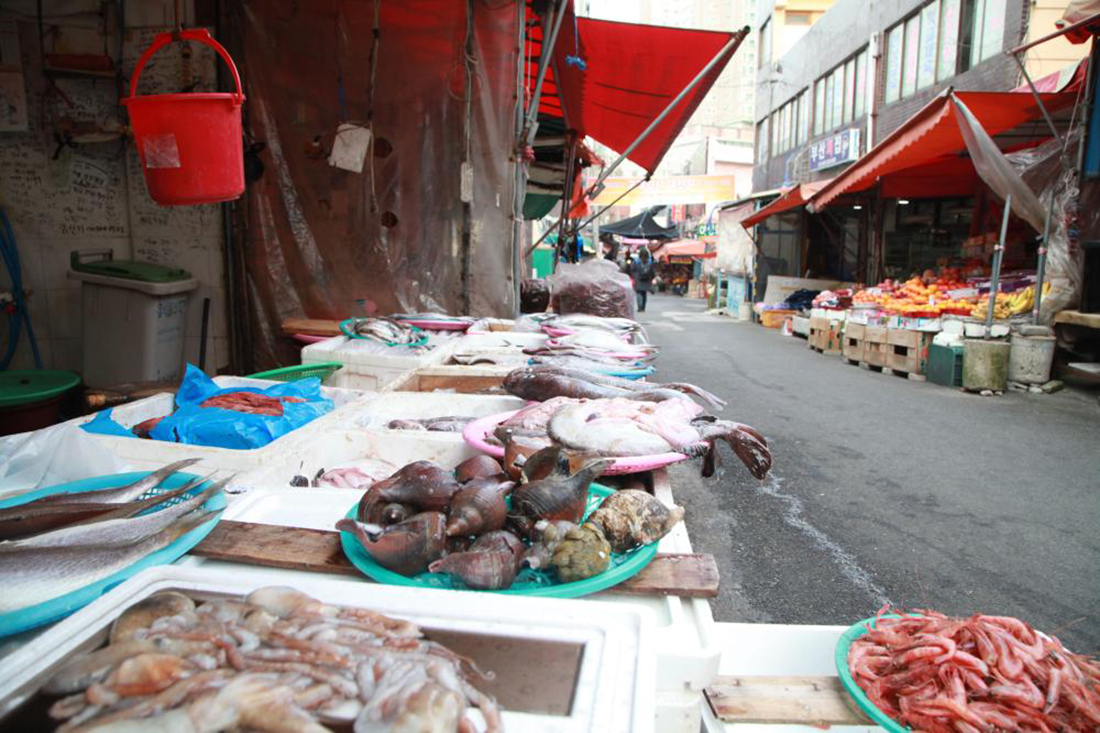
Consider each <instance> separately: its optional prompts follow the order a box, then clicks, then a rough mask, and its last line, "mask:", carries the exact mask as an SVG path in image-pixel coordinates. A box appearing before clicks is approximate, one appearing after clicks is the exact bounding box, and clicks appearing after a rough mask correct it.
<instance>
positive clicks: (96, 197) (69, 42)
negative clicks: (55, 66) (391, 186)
mask: <svg viewBox="0 0 1100 733" xmlns="http://www.w3.org/2000/svg"><path fill="white" fill-rule="evenodd" d="M173 5H174V3H173V0H128V2H126V9H125V18H126V29H125V32H124V33H123V34H122V35H123V37H122V55H123V58H122V69H123V74H124V78H125V80H126V83H127V84H128V82H129V75H130V72H131V70H132V68H133V66H134V63H135V62H136V59H137V56H138V55H140V53H141V52H142V51H144V49H145V48H146V47H147V46H148V45H149V43H150V42H151V41H152V39H153V37H154V36H155V35H156V33H157V32H159V31H161V30H165V29H168V28H169V27H170V26H171V24H172V23H173V21H174V11H173ZM182 5H183V6H184V14H185V17H184V23H185V24H186V25H191V24H193V22H194V19H193V15H192V13H191V11H190V9H191V7H192V3H191V2H184V3H182ZM101 7H102V3H100V2H99V0H52V1H51V0H46V2H45V3H44V15H45V16H46V26H47V27H48V28H55V29H56V31H55V34H56V39H57V40H56V41H54V42H53V43H54V44H56V45H52V46H49V47H48V48H50V49H51V50H53V51H57V52H68V53H103V49H104V38H103V35H102V33H103V31H102V28H103V23H102V21H101V20H100V18H99V16H98V13H99V12H100V10H101ZM110 7H112V8H114V7H115V6H114V5H113V4H110ZM5 9H8V10H13V11H15V12H16V13H19V14H20V16H21V19H20V20H18V22H16V23H15V26H16V28H17V32H18V35H19V39H20V46H21V49H20V56H21V65H22V75H23V83H24V91H25V101H26V104H27V111H28V129H26V130H24V131H5V132H0V171H2V173H0V206H2V207H3V208H4V210H5V211H6V212H7V215H8V217H9V218H10V219H11V223H12V227H13V229H14V232H15V236H16V241H17V243H18V250H19V256H20V260H21V262H22V269H23V288H24V290H27V291H30V296H29V299H28V310H29V312H30V315H31V318H32V321H33V324H34V328H35V332H36V335H37V337H38V344H39V349H40V351H41V353H42V358H43V361H44V364H43V365H44V366H45V367H47V368H58V369H72V370H76V371H79V370H80V368H81V361H82V358H81V352H82V338H81V322H82V316H83V314H82V312H81V297H80V283H79V282H78V281H76V280H72V279H70V278H69V277H68V276H67V272H68V271H69V269H70V268H69V253H70V251H72V250H87V249H96V248H99V249H109V250H111V251H112V252H113V255H114V257H115V258H116V259H137V260H144V261H147V262H156V263H159V264H166V265H172V266H177V267H183V268H185V269H187V270H189V271H191V273H192V275H193V276H195V277H196V278H198V279H199V281H200V283H201V287H200V288H199V290H197V291H195V292H194V293H193V295H192V298H191V305H190V309H189V312H188V324H187V348H186V358H187V359H189V360H191V361H197V360H198V352H199V327H200V321H201V312H202V299H203V298H205V297H209V298H211V300H212V303H211V328H210V338H209V341H208V352H207V353H208V361H207V364H206V366H207V369H208V370H214V369H217V368H219V367H223V366H225V365H227V364H228V360H229V353H228V339H227V333H226V326H225V323H226V319H225V288H224V283H223V236H222V219H221V211H220V208H219V207H218V206H217V205H212V206H194V207H173V208H164V207H161V206H158V205H157V204H156V203H154V202H153V201H152V199H150V198H149V194H148V192H147V191H146V189H145V181H144V178H143V176H142V171H141V165H140V162H139V160H138V158H137V155H136V153H135V151H134V147H133V145H132V144H131V143H129V142H128V141H123V140H122V139H119V138H118V137H117V135H116V137H115V139H109V140H107V141H105V142H80V143H77V144H75V146H73V147H62V148H60V149H59V148H58V144H57V138H56V137H55V135H57V134H63V132H64V130H66V129H74V130H75V129H78V128H81V126H83V127H82V129H88V128H97V129H104V130H117V128H118V125H119V124H121V123H124V122H125V119H126V118H125V116H124V115H123V113H122V112H121V109H120V107H119V106H118V98H119V87H118V85H117V84H116V81H115V80H114V79H111V78H107V79H93V78H89V77H72V78H57V79H55V80H53V81H52V82H51V80H48V79H47V78H46V76H45V75H44V74H43V73H42V70H41V68H40V65H39V58H40V54H39V49H38V32H37V28H36V24H35V22H34V20H33V19H34V18H35V3H34V1H33V0H19V2H8V3H5ZM112 15H113V14H112ZM9 17H10V16H9ZM9 27H10V26H9ZM107 27H108V38H107V39H106V48H108V49H109V50H110V52H111V54H112V56H114V57H115V58H114V61H115V63H116V64H117V63H118V62H119V59H118V58H117V52H118V51H117V50H118V48H119V37H118V36H119V33H118V29H117V16H116V20H115V25H114V26H112V25H111V24H110V22H108V24H107ZM154 59H155V63H154V64H151V65H150V66H147V67H146V71H145V72H143V74H142V82H141V90H142V92H144V93H155V92H157V91H178V90H179V89H180V88H181V86H186V85H187V84H189V83H196V84H197V87H196V89H198V90H214V89H215V88H216V87H215V66H214V55H213V53H212V52H209V51H207V50H204V49H201V48H195V49H194V52H193V55H192V56H191V58H190V59H189V60H188V61H186V62H184V61H183V58H182V55H181V52H180V46H179V45H175V46H173V47H169V48H166V49H164V50H162V51H161V52H160V53H158V55H157V56H156V57H154ZM51 84H56V89H54V88H53V86H51ZM74 126H76V127H74ZM78 139H79V138H78ZM10 288H11V281H10V279H9V278H8V273H7V270H6V269H5V268H2V267H0V291H6V290H10ZM8 328H9V325H8V319H7V318H0V347H2V348H6V346H7V342H8ZM11 366H12V368H26V367H31V366H33V361H32V358H31V352H30V348H29V346H28V341H27V338H26V335H25V334H24V335H23V336H21V338H20V342H19V348H18V351H17V352H16V356H15V359H14V361H13V363H12V365H11Z"/></svg>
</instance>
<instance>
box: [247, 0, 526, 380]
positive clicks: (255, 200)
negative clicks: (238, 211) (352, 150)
mask: <svg viewBox="0 0 1100 733" xmlns="http://www.w3.org/2000/svg"><path fill="white" fill-rule="evenodd" d="M376 5H377V7H378V8H379V9H380V18H379V27H380V38H379V42H378V49H377V50H378V62H377V68H376V69H375V71H374V74H373V76H374V79H375V81H374V83H375V89H374V94H373V103H372V102H371V95H370V85H371V76H372V72H371V68H370V66H371V64H370V47H371V37H372V28H373V11H374V7H375V6H376ZM468 7H470V8H472V12H473V19H474V20H473V29H474V33H473V36H472V46H473V54H472V55H470V56H469V57H467V54H466V44H467V38H466V34H467V28H468V23H467V8H468ZM521 10H522V6H519V5H517V4H515V3H501V2H492V3H490V2H484V1H482V0H476V1H475V2H472V3H470V4H469V6H468V5H467V3H458V2H453V1H448V0H403V2H400V3H385V2H383V3H377V4H376V3H372V2H356V3H347V2H340V1H339V0H318V1H317V2H310V3H285V2H278V0H247V1H246V2H244V3H241V4H239V5H236V4H235V5H234V12H235V16H234V23H235V24H236V28H235V30H236V31H237V32H238V34H239V38H240V39H241V41H242V45H243V49H244V52H243V59H242V61H243V63H242V67H243V68H242V77H243V79H244V81H245V86H246V88H245V92H246V94H247V95H248V100H249V101H248V103H247V104H246V108H245V113H246V115H247V117H248V121H247V134H248V135H249V136H250V137H251V138H252V139H253V140H256V141H264V142H266V149H265V150H264V151H263V152H262V153H261V158H262V160H263V163H264V166H265V172H264V174H263V176H262V178H260V180H258V181H256V182H255V183H253V184H251V185H250V186H249V188H248V191H247V199H248V211H247V231H246V235H245V237H244V247H245V260H246V270H247V283H248V292H249V299H250V311H251V312H250V318H251V319H252V325H253V329H252V330H253V343H254V347H253V352H254V353H253V356H254V357H255V362H256V367H257V368H260V367H266V366H270V365H273V364H276V363H292V362H297V361H298V354H297V351H296V349H295V347H294V346H293V344H292V343H291V342H289V341H288V340H285V339H282V337H281V336H280V333H281V332H280V328H279V325H280V323H281V321H282V320H283V319H285V318H288V317H294V316H306V317H310V318H329V319H343V318H348V317H350V316H361V315H369V314H372V313H381V314H388V313H394V312H407V311H413V312H415V311H439V312H444V313H452V314H459V313H465V312H466V311H467V310H468V311H469V313H471V314H475V315H479V316H506V317H507V316H511V315H513V314H514V309H515V305H516V304H515V291H516V288H515V284H514V283H513V280H512V277H513V273H512V226H511V220H510V217H511V213H512V212H511V207H512V201H513V188H514V185H515V170H514V168H513V163H512V162H511V161H510V156H511V148H512V146H513V143H514V137H515V120H516V104H517V101H516V85H517V70H518V68H519V67H518V63H519V60H518V38H519V29H520V26H519V23H520V11H521ZM467 67H471V68H472V70H473V71H472V77H473V84H472V88H473V93H472V95H469V96H470V97H471V103H470V105H469V119H470V124H469V126H468V127H467V124H466V121H467V99H466V97H467V94H466V87H467V84H466V82H467V71H466V69H467ZM372 116H373V127H374V132H375V146H374V155H373V176H372V174H371V163H372V157H371V156H370V155H369V154H368V158H367V165H366V166H364V169H363V172H362V173H355V172H352V171H346V170H342V169H338V168H334V167H331V166H330V165H329V164H328V161H327V158H328V152H329V150H330V149H331V147H332V144H333V140H334V136H335V133H336V130H337V126H338V125H339V124H341V123H343V122H353V123H358V124H359V125H363V126H365V125H367V124H368V119H369V118H371V117H372ZM467 129H468V130H469V139H468V141H467V136H466V134H465V132H466V130H467ZM467 159H468V160H469V161H470V162H471V164H472V170H473V176H472V184H473V185H472V189H471V188H470V187H467V191H470V190H472V203H471V204H470V208H471V213H472V216H471V217H470V222H471V231H470V233H469V235H468V241H469V243H470V244H469V253H468V255H466V254H465V253H464V235H463V223H464V221H465V215H464V206H463V203H462V195H461V194H462V192H463V181H462V178H463V175H462V167H463V166H462V163H463V161H464V160H467ZM372 201H375V202H376V204H377V206H376V207H375V206H372ZM387 225H388V226H387ZM464 263H465V264H466V267H465V268H464ZM464 270H465V271H466V277H467V278H468V288H467V292H466V294H465V295H464V292H463V280H464ZM467 299H468V302H469V308H468V309H467V308H466V307H464V306H465V303H466V302H467Z"/></svg>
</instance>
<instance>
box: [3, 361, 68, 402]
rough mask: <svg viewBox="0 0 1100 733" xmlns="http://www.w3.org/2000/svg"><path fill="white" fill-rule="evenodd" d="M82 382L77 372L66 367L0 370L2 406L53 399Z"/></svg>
mask: <svg viewBox="0 0 1100 733" xmlns="http://www.w3.org/2000/svg"><path fill="white" fill-rule="evenodd" d="M78 384H80V376H79V375H77V374H76V372H68V371H65V370H64V369H10V370H8V371H3V372H0V407H16V406H18V405H26V404H29V403H31V402H41V401H44V400H48V399H52V398H54V397H57V396H59V395H61V394H63V393H65V392H68V391H69V390H70V389H72V388H73V387H75V386H76V385H78Z"/></svg>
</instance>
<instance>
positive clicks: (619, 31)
mask: <svg viewBox="0 0 1100 733" xmlns="http://www.w3.org/2000/svg"><path fill="white" fill-rule="evenodd" d="M528 23H529V24H531V23H533V24H534V25H533V26H532V27H531V31H530V33H529V37H530V38H531V40H530V41H529V42H528V48H527V64H528V74H527V76H528V80H529V81H528V84H529V93H533V86H534V81H535V77H536V74H537V73H538V60H539V52H540V50H541V43H542V31H543V29H542V27H541V25H540V23H541V19H540V18H539V16H537V15H536V14H535V13H534V11H533V10H531V9H530V7H529V8H528ZM745 35H747V29H745V30H744V31H738V32H736V33H726V32H717V31H702V30H690V29H685V28H666V27H663V26H650V25H640V24H637V23H617V22H613V21H609V20H596V19H593V18H575V17H574V16H573V8H572V2H570V3H569V5H568V11H567V15H566V17H565V19H564V21H563V22H562V25H561V30H560V31H559V32H558V41H557V44H556V46H555V52H554V56H553V58H552V61H551V64H550V68H549V70H548V71H547V74H546V81H545V82H544V85H543V93H542V98H541V100H540V103H539V114H540V115H549V116H551V117H559V118H561V119H562V120H563V121H564V123H565V126H566V129H568V130H574V131H577V132H578V133H580V134H581V135H591V136H592V137H594V138H595V139H597V140H599V141H600V142H601V143H603V144H604V145H606V146H608V147H609V148H611V149H612V150H616V151H623V150H626V148H627V147H629V145H630V144H631V143H633V142H634V140H635V139H636V138H637V137H638V135H639V134H641V133H642V132H643V131H644V130H645V129H646V128H647V127H648V126H649V124H650V123H651V122H653V120H654V119H655V118H656V117H657V115H659V114H660V113H661V111H662V110H664V108H665V107H667V106H668V104H669V103H670V102H671V101H672V100H673V99H674V98H675V97H676V95H678V94H679V93H680V92H681V91H682V90H683V89H684V87H686V86H687V85H688V84H689V83H690V82H691V80H692V79H694V78H695V76H696V75H698V74H699V72H700V71H702V70H703V69H704V68H705V67H706V65H707V64H708V63H709V62H710V61H711V59H713V58H714V57H715V56H716V55H717V54H718V53H719V52H720V51H721V50H722V48H723V47H724V46H725V45H726V44H728V43H729V42H730V40H731V39H734V38H737V39H738V40H737V43H735V44H733V45H732V46H731V47H730V49H729V50H728V51H726V53H725V54H724V55H723V57H722V59H721V60H720V62H719V63H718V64H716V65H715V66H714V68H712V69H711V70H710V72H708V74H707V76H706V77H705V78H704V79H703V80H701V81H700V82H699V84H698V85H697V86H696V87H695V88H694V89H693V90H692V91H691V93H690V94H688V95H687V97H685V98H684V99H683V100H681V102H680V103H679V104H678V105H677V106H676V108H675V109H674V110H673V111H672V113H671V114H669V116H668V117H666V118H665V120H664V121H663V122H662V123H661V124H660V125H659V126H658V127H657V129H656V130H654V131H653V132H652V133H651V134H650V136H649V137H648V138H646V139H645V140H644V141H643V142H642V143H641V144H640V145H639V146H638V147H637V148H636V149H635V150H634V151H633V152H632V153H631V154H630V159H631V160H632V161H634V162H635V163H637V164H638V165H640V166H642V167H643V168H645V169H646V170H648V171H651V172H652V171H653V170H655V169H656V168H657V165H658V163H660V161H661V158H663V157H664V155H665V153H666V152H667V151H668V148H669V146H670V145H672V142H673V140H675V139H676V136H677V135H679V134H680V131H681V130H682V129H683V128H684V125H686V124H687V121H688V119H689V118H690V117H691V115H692V114H693V113H694V112H695V109H696V108H697V107H698V106H699V103H700V102H701V101H702V100H703V97H705V96H706V94H707V92H708V91H710V88H711V86H712V85H713V84H714V82H715V80H717V79H718V76H719V74H721V73H722V70H723V69H724V68H725V66H726V64H727V63H728V62H729V60H730V59H731V58H732V57H733V54H734V53H736V51H737V48H738V46H739V45H740V41H741V39H743V38H744V37H745ZM578 59H579V60H580V61H581V62H582V63H583V65H584V68H581V65H580V64H579V63H578V62H577V61H578Z"/></svg>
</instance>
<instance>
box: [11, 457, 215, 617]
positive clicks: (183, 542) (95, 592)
mask: <svg viewBox="0 0 1100 733" xmlns="http://www.w3.org/2000/svg"><path fill="white" fill-rule="evenodd" d="M146 475H148V472H147V471H139V472H135V473H117V474H113V475H110V476H96V477H94V478H86V479H82V480H80V481H70V482H68V483H64V484H58V485H57V486H50V487H47V488H43V489H38V490H36V491H30V492H27V493H25V494H21V495H19V496H16V497H12V498H10V499H7V500H5V501H0V509H7V508H8V507H13V506H19V505H21V504H26V503H28V502H31V501H35V500H37V499H41V498H42V497H45V496H52V495H53V494H69V493H73V492H76V491H94V490H97V489H110V488H117V487H121V486H126V485H128V484H131V483H133V482H135V481H137V480H138V479H140V478H143V477H144V476H146ZM197 478H199V477H198V476H196V475H195V474H193V473H182V472H176V473H175V474H173V475H171V476H169V477H168V478H167V479H165V480H164V481H162V482H161V485H160V486H157V487H156V488H153V489H150V490H149V491H146V492H145V493H144V494H142V495H141V496H140V497H138V499H139V500H140V499H146V498H151V497H153V496H156V495H158V494H163V493H166V492H168V491H171V490H172V489H178V488H179V487H181V486H183V485H184V484H186V483H187V482H189V481H192V480H194V479H197ZM209 486H210V481H204V482H203V483H201V484H199V485H198V486H196V487H195V488H194V490H193V491H189V492H187V494H185V495H184V497H187V498H189V497H192V496H196V495H198V494H199V493H201V492H202V491H204V490H205V489H206V488H208V487H209ZM184 497H179V498H176V499H174V500H171V501H170V502H169V503H168V505H167V506H165V505H160V506H159V508H154V509H147V510H145V512H143V514H147V513H150V512H151V511H159V510H161V509H167V508H168V506H171V505H172V504H177V503H179V502H181V501H184ZM225 505H226V499H225V494H223V493H218V494H215V495H214V496H211V497H210V498H209V499H207V500H206V501H205V502H203V504H202V507H201V508H202V509H207V510H219V509H224V508H225ZM119 506H121V505H119ZM219 519H220V517H219V516H217V515H215V516H213V517H212V518H211V519H209V520H208V521H206V522H203V523H202V524H201V525H199V526H197V527H195V528H194V529H192V530H191V531H189V532H187V533H186V534H184V535H183V536H181V537H179V538H178V539H176V541H175V542H172V543H171V544H169V545H167V546H166V547H162V548H161V549H159V550H157V551H155V552H152V553H150V554H148V555H146V556H145V557H144V558H142V559H140V560H138V561H137V562H135V563H133V564H132V565H130V566H129V567H127V568H124V569H122V570H119V571H118V572H117V573H115V574H113V575H110V576H108V577H106V578H104V579H102V580H99V581H96V582H94V583H89V584H88V585H85V586H84V587H82V588H79V589H77V590H74V591H72V592H70V593H66V594H64V595H61V596H57V597H56V598H52V599H50V600H48V601H44V602H42V603H39V604H36V605H34V606H28V607H27V608H21V609H19V610H17V611H10V612H8V613H3V614H0V637H3V636H11V635H12V634H18V633H20V632H23V631H27V630H28V629H34V628H37V627H39V626H44V625H46V624H49V623H53V622H54V621H57V620H58V619H62V618H65V617H66V616H68V615H69V614H71V613H73V612H74V611H76V610H77V609H79V608H82V607H83V606H86V605H88V604H89V603H91V602H92V601H94V600H95V599H96V598H99V597H100V596H101V595H103V593H104V592H106V591H107V590H108V589H110V588H113V587H114V586H116V585H118V584H119V583H121V582H122V581H123V580H125V579H127V578H129V577H131V576H133V575H135V574H137V573H139V572H141V571H142V570H144V569H145V568H149V567H153V566H155V565H168V564H169V563H172V562H174V561H175V560H177V559H179V558H180V557H182V556H183V555H185V554H186V553H187V552H188V550H190V549H191V548H192V547H194V546H195V545H197V544H198V543H200V542H202V540H203V538H204V537H206V536H207V535H208V534H210V532H211V530H213V529H214V527H215V525H217V523H218V520H219Z"/></svg>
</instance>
